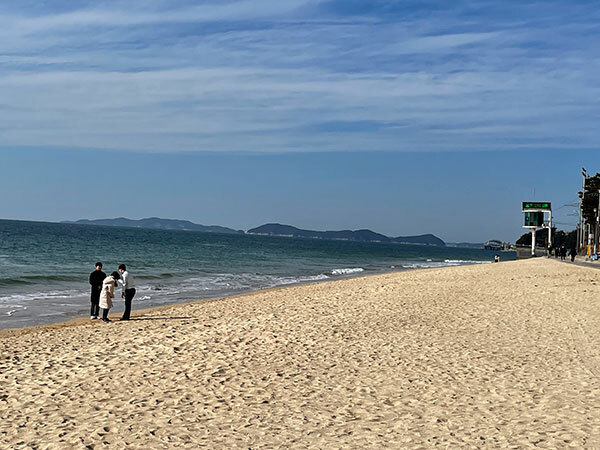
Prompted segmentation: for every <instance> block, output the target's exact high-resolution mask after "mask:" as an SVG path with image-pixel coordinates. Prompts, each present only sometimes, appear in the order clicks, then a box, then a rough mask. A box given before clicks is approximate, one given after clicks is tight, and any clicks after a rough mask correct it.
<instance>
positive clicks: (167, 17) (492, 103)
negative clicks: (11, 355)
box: [0, 0, 600, 241]
mask: <svg viewBox="0 0 600 450" xmlns="http://www.w3.org/2000/svg"><path fill="white" fill-rule="evenodd" d="M599 19H600V7H599V6H598V4H597V2H592V1H569V2H567V1H563V0H560V1H559V0H555V1H553V0H550V1H544V2H539V1H537V2H529V1H518V2H517V1H503V2H499V1H495V2H492V1H477V2H473V1H460V0H458V1H455V2H447V1H426V0H425V1H394V0H386V1H383V0H382V1H377V0H374V1H373V0H372V1H356V0H343V1H341V0H340V1H321V0H286V1H281V0H279V1H275V0H253V1H248V0H241V1H227V0H225V1H223V0H221V1H218V2H217V1H191V0H178V1H172V0H171V1H165V0H140V1H131V2H124V1H101V0H96V1H72V0H69V1H60V0H55V1H52V2H44V1H33V0H23V1H19V2H3V3H2V4H0V152H1V154H2V156H3V159H4V160H5V161H8V162H9V164H11V166H10V167H9V166H8V165H5V167H4V170H8V175H7V176H6V177H3V178H4V179H3V180H0V188H1V189H2V192H3V193H10V194H12V195H3V196H2V198H0V207H1V208H2V211H3V212H2V213H0V217H12V218H27V219H45V220H60V219H63V218H65V219H69V218H79V217H105V216H116V215H127V216H130V217H143V216H150V215H152V216H163V217H177V218H186V219H191V220H195V221H198V222H201V223H219V224H222V225H226V226H234V227H239V228H248V227H250V226H254V225H258V224H260V223H263V222H266V221H270V220H274V221H280V222H290V223H294V224H297V225H299V226H310V227H312V228H318V229H325V228H362V227H370V228H373V229H376V231H381V232H385V233H387V234H412V233H415V232H418V231H419V230H420V229H421V227H419V226H417V225H416V224H415V223H414V222H415V220H416V219H415V218H427V217H430V211H429V210H428V209H426V208H424V207H423V206H422V204H420V203H417V202H413V203H414V204H413V203H411V201H409V200H408V199H404V200H403V201H402V202H401V205H404V206H402V207H398V209H397V210H396V209H394V205H395V203H394V202H393V201H392V200H391V198H390V199H389V201H388V202H384V201H381V202H376V201H372V200H371V201H369V200H368V199H366V198H363V196H366V195H367V194H366V193H368V196H369V197H370V198H371V199H372V198H373V197H381V198H388V197H391V196H392V194H393V195H394V196H396V198H397V196H402V197H407V198H408V197H410V198H413V199H414V198H415V197H416V196H417V195H421V194H422V193H423V188H422V186H421V185H420V180H422V179H424V178H425V177H427V176H428V175H429V174H430V173H431V172H432V170H435V168H436V167H438V166H437V165H438V164H440V163H439V162H440V161H443V162H444V164H445V165H446V167H449V168H450V170H447V171H441V172H440V180H439V183H438V184H436V185H431V186H429V187H428V188H427V189H429V191H428V192H430V194H431V198H444V199H445V202H444V205H450V206H451V209H452V211H455V212H454V213H450V214H445V217H446V218H445V219H444V220H445V222H444V226H443V227H439V228H438V227H437V226H430V227H429V228H428V229H427V230H426V231H428V232H435V233H436V234H438V235H440V237H442V238H444V239H446V240H450V241H451V240H471V241H473V240H482V239H486V238H489V237H501V238H503V239H514V237H513V236H514V235H518V234H519V233H520V231H521V230H520V229H519V230H517V231H516V232H515V229H514V220H515V217H513V216H512V215H511V216H507V217H505V218H503V219H502V220H501V221H500V222H501V223H502V224H503V225H502V226H501V227H496V228H497V229H491V230H483V229H481V226H478V227H473V228H471V224H472V223H473V222H474V218H475V216H474V214H475V212H472V211H469V210H464V209H461V208H463V206H462V205H464V203H465V202H464V200H465V199H467V198H472V196H473V195H474V194H473V192H470V191H469V190H468V189H466V188H465V186H466V185H470V186H471V189H477V193H478V195H481V196H486V195H487V196H488V197H489V196H491V197H495V196H497V198H498V199H499V200H501V199H502V195H500V194H501V193H503V192H504V193H507V194H506V195H507V199H509V198H510V202H514V201H517V202H520V201H521V200H525V199H524V198H521V197H522V196H524V195H526V194H527V193H529V192H530V193H531V195H534V191H533V190H534V189H536V187H535V186H539V187H538V188H537V190H536V191H535V194H536V195H542V194H545V195H547V196H550V195H552V196H555V197H560V198H561V199H563V198H564V202H568V201H569V199H570V198H571V197H574V194H575V195H576V190H577V188H578V183H579V178H578V176H579V168H578V167H581V165H587V166H588V167H587V168H588V171H591V172H595V171H596V170H600V168H599V166H600V164H599V161H598V156H596V154H597V151H598V148H597V144H598V131H597V130H598V128H599V127H598V123H599V119H600V106H599V104H598V101H597V99H598V98H600V83H599V82H598V75H597V74H598V73H600V70H599V69H600V45H598V44H599V43H600V42H599V41H600V39H599V31H600V25H599V24H600V20H599ZM545 155H547V156H545ZM112 159H116V160H117V161H131V163H132V166H131V167H130V168H129V170H125V169H123V168H122V166H123V165H124V164H123V163H121V164H119V163H115V167H114V168H111V169H107V171H108V172H110V171H111V170H112V171H114V172H115V173H110V174H107V175H106V177H104V179H106V180H111V183H106V182H103V179H102V178H103V177H102V175H101V173H100V172H98V170H99V167H93V165H94V163H93V161H98V163H97V164H102V165H106V166H107V167H111V163H110V161H112ZM521 160H522V161H530V162H532V163H533V162H535V161H544V160H547V162H544V163H543V164H544V166H543V170H540V171H537V172H536V173H535V176H536V179H535V180H532V179H531V177H524V176H522V171H523V170H525V169H524V168H523V167H520V166H519V168H518V169H517V168H515V166H511V164H517V165H518V164H519V161H521ZM184 161H185V162H186V163H185V164H183V162H184ZM159 162H160V163H159ZM52 164H55V166H56V167H54V166H53V165H52ZM182 164H183V165H182ZM495 164H498V165H501V166H502V167H505V169H504V170H502V171H496V172H493V173H494V177H495V179H494V180H490V179H487V178H486V177H484V178H483V179H482V178H481V177H480V172H478V170H480V168H481V167H489V166H493V165H495ZM552 164H555V165H554V166H553V165H552ZM90 165H91V166H92V169H88V168H89V167H90ZM227 165H229V167H230V170H227V169H226V166H227ZM48 167H54V169H53V171H54V172H53V174H48V173H46V172H47V170H46V169H47V168H48ZM64 167H69V168H70V169H71V170H70V171H66V170H63V169H62V168H64ZM102 167H104V166H102ZM206 167H212V168H213V171H212V172H206V171H205V168H206ZM407 167H410V168H411V170H410V171H408V169H407ZM464 167H467V168H472V169H473V170H474V172H469V171H467V170H463V169H462V168H464ZM343 168H347V169H348V172H344V171H343V170H342V169H343ZM362 168H364V169H365V171H367V172H366V173H362V172H361V169H362ZM391 168H396V169H398V168H399V169H398V170H399V173H401V174H402V177H401V179H402V180H404V181H399V180H398V178H399V177H398V174H397V173H395V172H394V171H393V170H391ZM567 168H569V170H571V171H572V173H566V169H567ZM284 169H285V170H286V171H287V172H282V171H283V170H284ZM0 170H2V169H0ZM86 170H90V172H87V173H94V174H96V176H100V179H92V180H90V178H89V177H88V176H87V175H86ZM369 170H370V171H371V172H369ZM187 171H192V172H194V171H195V172H197V173H198V174H202V175H203V176H204V177H205V179H211V180H212V181H213V182H214V187H215V188H214V191H213V187H211V186H210V185H209V184H207V183H205V182H203V181H202V180H195V181H194V180H193V176H192V175H191V172H190V173H189V174H188V172H187ZM32 173H39V175H40V176H39V177H32V176H31V174H32ZM102 173H104V172H102ZM126 173H127V174H129V175H125V174H126ZM257 173H259V174H261V178H260V179H259V180H255V185H253V186H254V187H252V186H250V185H251V184H252V183H251V181H250V180H253V179H254V178H255V175H254V174H257ZM282 173H287V174H288V176H287V177H285V178H284V179H282V178H281V176H282V175H281V174H282ZM346 173H347V175H345V174H346ZM561 173H564V174H565V175H564V176H562V175H559V174H561ZM42 174H46V175H45V176H42ZM59 174H60V176H58V175H59ZM182 174H188V175H189V177H185V176H182ZM548 174H553V179H552V180H547V179H545V178H544V177H547V176H548ZM216 175H219V177H216ZM334 175H335V177H334V179H333V180H330V179H329V178H328V177H333V176H334ZM117 176H118V178H115V177H117ZM127 177H131V179H135V180H137V183H136V184H130V185H129V192H130V193H131V194H132V195H134V196H135V198H136V204H135V207H134V208H133V211H127V210H124V209H123V208H119V207H116V206H115V207H114V208H112V209H110V210H109V209H107V208H104V207H97V208H95V209H94V210H89V209H88V208H86V206H85V203H84V202H79V201H77V199H76V198H72V202H70V203H68V204H62V203H60V202H57V203H54V205H53V206H52V208H50V205H49V204H48V203H46V202H47V200H48V199H45V197H46V193H50V192H53V193H55V194H56V195H58V196H59V197H60V196H61V195H67V196H71V197H73V196H74V195H75V194H76V193H83V192H87V191H86V190H87V189H88V186H89V185H90V183H94V182H95V183H98V184H99V185H100V188H101V189H100V190H101V191H102V192H103V193H104V192H108V191H111V190H114V188H115V186H116V185H118V184H120V183H121V184H122V183H125V184H128V183H130V182H129V181H127ZM152 177H154V178H152ZM157 177H158V178H160V179H159V180H157ZM213 178H214V179H213ZM9 180H10V183H9ZM23 180H27V183H26V184H25V182H24V181H23ZM182 180H188V183H189V184H188V185H186V186H184V185H183V184H182V183H183V181H182ZM357 180H358V184H357ZM283 182H285V185H286V187H285V188H282V187H281V184H282V183H283ZM547 183H551V185H548V190H547V191H546V192H547V193H546V192H544V189H543V188H542V187H541V185H545V184H547ZM156 186H160V187H161V188H164V189H165V190H166V191H169V190H170V191H172V192H177V193H178V194H179V197H175V198H166V197H164V196H163V194H162V192H163V191H161V192H154V190H155V187H156ZM217 186H218V188H217ZM256 186H258V187H261V186H262V188H263V191H264V192H268V191H271V192H276V191H283V192H285V193H286V195H285V196H284V195H283V194H282V195H280V196H279V197H278V199H276V198H275V197H274V196H273V195H272V197H273V198H270V197H269V198H267V199H265V197H261V196H260V193H261V192H263V191H261V189H259V188H258V187H256ZM357 186H358V187H357ZM17 187H18V188H19V189H21V190H20V191H19V190H18V189H16V188H17ZM185 188H187V189H189V192H188V191H186V190H185ZM318 188H322V191H320V190H319V189H318ZM332 188H334V189H336V191H335V193H332V191H331V190H330V189H332ZM328 189H329V190H328ZM378 189H379V190H378ZM195 190H197V191H195ZM28 192H38V193H39V192H42V193H43V195H41V196H40V195H30V196H29V197H28V196H27V193H28ZM206 192H211V198H203V197H202V195H203V193H206ZM307 192H309V193H310V194H311V195H312V198H310V199H309V198H308V197H307V196H308V194H307ZM341 192H345V194H346V197H345V198H344V197H343V196H342V195H341ZM511 192H512V193H515V194H514V198H513V197H508V193H511ZM240 193H242V194H244V195H241V194H240ZM246 193H248V195H250V193H254V194H255V195H256V197H255V198H248V197H247V196H245V194H246ZM516 193H518V194H519V195H517V194H516ZM19 195H23V197H22V198H20V197H19ZM236 196H237V197H236ZM71 197H69V198H71ZM242 198H244V200H243V201H242ZM332 198H336V199H337V202H333V200H331V199H332ZM42 199H44V200H42ZM353 199H356V202H355V203H354V204H353ZM527 199H530V198H529V197H528V198H527ZM192 200H194V201H196V202H198V205H199V206H201V207H202V209H201V210H194V209H190V204H189V203H186V201H192ZM543 200H550V201H552V200H553V199H552V198H548V197H545V198H543ZM555 201H556V200H555ZM561 201H563V200H561ZM564 202H563V203H564ZM511 204H512V203H511ZM224 205H227V208H228V209H226V210H225V209H224V208H225V206H224ZM294 205H301V206H302V207H301V208H296V210H297V211H296V212H295V211H294V207H295V206H294ZM437 207H438V208H439V207H440V206H439V205H437ZM444 207H446V206H444ZM307 208H308V209H307ZM563 209H564V208H563ZM441 211H442V212H444V213H446V212H447V211H446V210H444V209H442V210H441ZM503 211H505V214H512V209H511V212H509V211H508V209H504V210H503ZM516 217H517V219H516V220H517V223H518V224H520V214H518V215H517V216H516ZM428 220H429V219H428ZM565 220H567V219H565ZM432 222H433V220H430V223H432ZM475 222H476V221H475ZM440 228H442V229H443V231H442V230H441V229H440Z"/></svg>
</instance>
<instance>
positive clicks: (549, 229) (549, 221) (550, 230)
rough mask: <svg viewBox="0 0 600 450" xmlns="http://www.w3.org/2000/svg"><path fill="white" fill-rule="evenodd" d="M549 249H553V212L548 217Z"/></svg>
mask: <svg viewBox="0 0 600 450" xmlns="http://www.w3.org/2000/svg"><path fill="white" fill-rule="evenodd" d="M548 247H552V211H550V216H549V217H548Z"/></svg>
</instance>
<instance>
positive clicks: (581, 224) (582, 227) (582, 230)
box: [578, 167, 588, 254]
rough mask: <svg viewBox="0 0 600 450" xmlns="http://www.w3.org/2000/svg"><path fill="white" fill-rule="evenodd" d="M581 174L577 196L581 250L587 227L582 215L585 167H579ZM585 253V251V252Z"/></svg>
mask: <svg viewBox="0 0 600 450" xmlns="http://www.w3.org/2000/svg"><path fill="white" fill-rule="evenodd" d="M581 175H582V176H583V186H582V188H581V195H580V196H579V242H578V245H579V249H580V250H581V249H582V248H583V247H585V241H586V239H585V237H586V234H587V233H586V232H587V227H586V223H585V218H584V217H583V199H584V198H585V182H586V179H587V176H588V174H587V171H586V170H585V168H583V167H582V168H581ZM586 254H587V252H586Z"/></svg>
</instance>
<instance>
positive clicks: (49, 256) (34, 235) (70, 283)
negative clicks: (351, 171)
mask: <svg viewBox="0 0 600 450" xmlns="http://www.w3.org/2000/svg"><path fill="white" fill-rule="evenodd" d="M493 256H494V252H490V251H485V250H475V249H463V248H442V247H429V246H419V245H399V244H382V243H359V242H347V241H320V240H300V239H289V238H277V237H266V236H250V235H229V234H212V233H200V232H189V231H163V230H147V229H136V228H115V227H103V226H86V225H73V224H57V223H44V222H23V221H9V220H0V328H13V327H21V326H26V325H32V324H39V323H50V322H57V321H61V320H64V319H67V318H69V317H73V316H77V315H80V316H86V315H87V312H88V309H89V308H88V305H89V285H88V281H87V280H88V276H89V273H90V272H91V271H92V270H93V269H94V263H95V262H96V261H102V262H103V263H104V271H105V272H107V273H110V272H111V271H113V270H116V268H117V266H118V264H120V263H125V264H127V266H128V269H129V270H130V272H131V273H132V274H133V275H134V276H135V279H136V284H137V290H138V293H137V296H136V298H135V300H134V308H138V309H139V308H142V307H148V306H154V305H160V304H166V303H175V302H179V301H186V300H191V299H203V298H211V297H218V296H224V295H230V294H235V293H240V292H247V291H251V290H257V289H261V288H265V287H274V286H281V285H286V284H293V283H302V282H310V281H318V280H327V279H335V278H338V277H343V276H348V275H356V274H366V273H375V272H378V271H379V272H381V271H389V270H402V269H413V268H425V267H442V266H450V265H458V264H473V263H483V262H490V261H492V260H493ZM502 257H503V258H505V259H506V258H508V259H514V254H512V253H503V254H502ZM120 309H122V305H120V302H117V306H116V308H115V311H120Z"/></svg>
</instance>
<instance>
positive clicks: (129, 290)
mask: <svg viewBox="0 0 600 450" xmlns="http://www.w3.org/2000/svg"><path fill="white" fill-rule="evenodd" d="M119 272H120V273H121V280H119V283H120V284H121V286H122V287H123V293H122V294H121V297H124V298H125V311H123V317H121V320H129V317H130V316H131V300H133V297H135V282H134V281H133V275H131V274H130V273H129V272H127V267H125V264H120V265H119Z"/></svg>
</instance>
